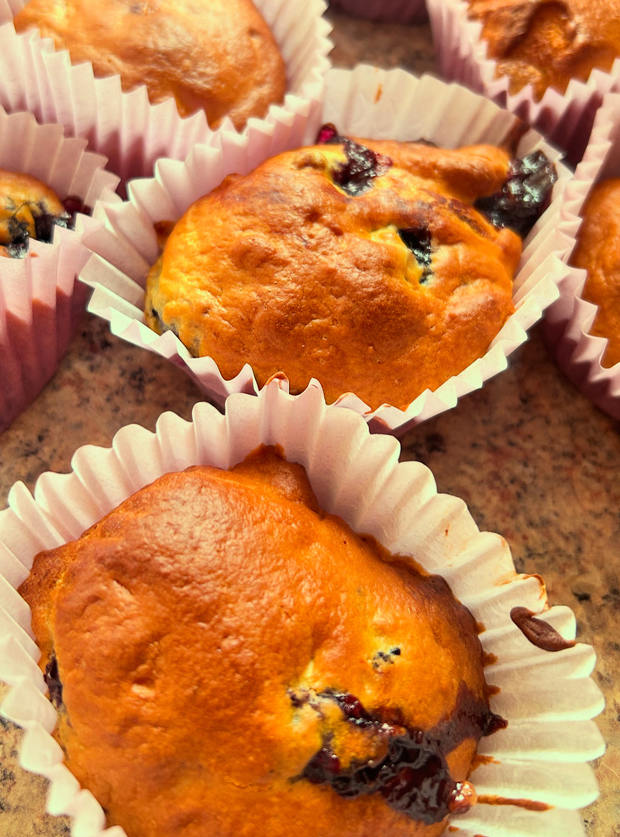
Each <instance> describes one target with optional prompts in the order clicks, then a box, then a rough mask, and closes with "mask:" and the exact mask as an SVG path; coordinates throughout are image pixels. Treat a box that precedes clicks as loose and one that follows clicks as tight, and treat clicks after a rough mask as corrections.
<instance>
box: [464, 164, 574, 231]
mask: <svg viewBox="0 0 620 837" xmlns="http://www.w3.org/2000/svg"><path fill="white" fill-rule="evenodd" d="M557 179H558V175H557V172H556V169H555V166H554V165H553V163H552V162H551V161H550V160H549V159H548V157H547V156H546V155H545V153H544V152H543V151H541V150H540V149H539V150H537V151H532V152H531V154H527V155H526V156H525V157H523V158H522V159H517V160H513V161H512V162H511V164H510V169H509V171H508V178H507V179H506V182H505V183H504V185H503V186H502V188H501V190H500V191H499V192H496V193H495V194H494V195H490V196H489V197H487V198H479V199H478V200H477V201H476V204H475V206H476V209H478V210H479V211H480V212H482V213H483V215H486V216H487V218H488V219H489V221H490V222H491V223H492V224H493V226H495V227H498V228H501V227H510V229H512V230H514V231H515V232H516V233H518V234H519V235H520V236H521V238H525V236H526V235H527V234H528V233H529V231H530V230H531V229H532V227H533V226H534V224H535V223H536V221H537V220H538V219H539V218H540V216H541V215H542V213H543V212H544V211H545V209H546V208H547V207H548V206H549V203H550V202H551V191H552V189H553V184H554V183H555V182H556V180H557Z"/></svg>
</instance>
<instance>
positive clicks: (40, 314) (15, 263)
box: [0, 107, 118, 431]
mask: <svg viewBox="0 0 620 837" xmlns="http://www.w3.org/2000/svg"><path fill="white" fill-rule="evenodd" d="M85 149H86V140H84V139H66V138H65V136H64V133H63V128H62V126H61V125H39V124H38V123H37V122H36V120H35V119H34V117H33V116H32V114H29V113H15V114H12V115H10V116H9V115H7V114H6V113H5V111H4V110H3V109H2V108H1V107H0V168H4V169H8V170H10V171H16V172H22V173H26V174H30V175H32V176H34V177H36V178H38V179H39V180H41V181H43V182H44V183H46V184H47V185H48V186H51V187H52V189H53V190H54V191H55V192H56V193H57V194H58V196H59V197H60V198H61V200H62V199H64V198H66V197H68V196H77V197H79V198H80V199H81V201H82V203H83V204H84V205H85V206H89V207H92V206H94V204H95V202H96V200H97V199H98V198H100V197H104V196H105V195H106V194H107V195H111V194H112V193H113V190H114V189H115V188H116V185H117V183H118V178H117V177H116V176H115V175H113V174H110V173H109V172H108V171H105V170H104V168H103V167H104V165H105V162H106V161H105V158H104V157H102V156H100V155H98V154H93V153H92V152H90V151H86V150H85ZM97 226H98V224H97V223H96V222H95V221H94V220H93V219H92V218H90V217H88V216H87V215H83V214H81V213H78V215H77V217H76V222H75V229H73V230H67V229H62V228H60V227H56V228H55V232H54V239H53V242H52V243H51V244H46V243H42V242H39V241H31V242H30V250H29V254H28V255H27V256H26V258H24V259H13V258H6V257H5V258H0V382H1V385H0V431H2V430H3V429H4V428H5V427H7V426H8V424H9V423H10V422H11V421H12V420H13V418H15V416H16V415H17V414H18V413H19V412H21V410H22V409H23V408H24V407H26V406H27V405H28V404H29V403H30V401H32V399H33V398H34V397H35V396H36V395H37V393H38V392H39V391H40V390H41V389H42V387H43V386H44V385H45V384H46V383H47V381H48V380H49V379H50V378H51V376H52V375H53V373H54V370H55V369H56V366H57V365H58V361H59V360H60V358H61V356H62V355H63V353H64V351H65V349H66V348H67V344H68V342H69V340H70V338H71V336H72V333H73V331H74V329H75V326H76V325H77V322H78V320H79V317H80V316H81V314H82V313H83V312H84V307H85V304H86V297H87V294H86V293H85V289H84V286H83V285H81V284H78V283H77V282H76V277H77V274H78V273H79V271H80V270H81V269H82V267H84V264H85V263H86V261H87V259H88V256H89V253H88V250H87V249H86V247H85V245H84V235H85V233H86V232H87V231H89V230H90V231H92V230H93V229H94V228H96V227H97Z"/></svg>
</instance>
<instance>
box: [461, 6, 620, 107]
mask: <svg viewBox="0 0 620 837" xmlns="http://www.w3.org/2000/svg"><path fill="white" fill-rule="evenodd" d="M469 8H470V14H471V16H472V17H475V18H478V19H479V20H480V21H481V22H482V24H483V30H482V35H483V37H484V38H485V40H486V41H487V43H488V54H489V57H491V58H494V59H496V60H497V62H498V64H497V66H498V75H506V76H508V77H509V78H510V91H511V92H512V93H515V92H516V91H518V90H520V89H521V88H522V87H525V85H526V84H532V85H533V88H534V93H535V95H536V98H538V99H540V98H541V96H542V95H543V93H544V92H545V90H546V89H547V88H548V87H554V88H555V89H556V90H558V91H559V92H560V93H563V92H564V91H565V90H566V87H567V85H568V83H569V81H570V80H571V79H572V78H576V79H579V80H581V81H585V80H586V79H587V78H588V76H589V75H590V73H591V71H592V70H593V69H594V68H597V69H600V70H605V71H607V70H610V69H611V65H612V64H613V62H614V59H615V58H616V57H617V56H618V55H619V54H620V2H619V0H563V2H557V0H469Z"/></svg>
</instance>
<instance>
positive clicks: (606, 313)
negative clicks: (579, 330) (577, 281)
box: [571, 178, 620, 367]
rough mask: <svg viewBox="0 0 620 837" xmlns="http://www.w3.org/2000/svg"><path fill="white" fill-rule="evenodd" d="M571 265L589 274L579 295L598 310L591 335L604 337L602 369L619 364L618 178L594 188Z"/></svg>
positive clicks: (619, 242) (619, 236) (619, 204)
mask: <svg viewBox="0 0 620 837" xmlns="http://www.w3.org/2000/svg"><path fill="white" fill-rule="evenodd" d="M571 261H572V264H574V265H575V267H580V268H583V269H584V270H587V272H588V278H587V280H586V284H585V287H584V289H583V293H582V296H583V298H584V299H586V300H587V301H588V302H592V303H593V304H594V305H596V306H597V307H598V311H597V313H596V318H595V320H594V322H593V323H592V327H591V328H590V334H593V335H595V336H597V337H606V338H607V341H608V342H607V348H606V350H605V354H604V355H603V358H602V365H603V366H607V367H609V366H614V364H616V363H620V178H613V179H611V180H603V181H601V182H600V183H598V184H596V186H595V187H594V188H593V190H592V192H591V194H590V196H589V198H588V201H587V203H586V205H585V207H584V210H583V221H582V224H581V227H580V229H579V234H578V236H577V246H576V248H575V251H574V252H573V255H572V259H571Z"/></svg>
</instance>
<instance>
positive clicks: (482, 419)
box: [0, 13, 620, 837]
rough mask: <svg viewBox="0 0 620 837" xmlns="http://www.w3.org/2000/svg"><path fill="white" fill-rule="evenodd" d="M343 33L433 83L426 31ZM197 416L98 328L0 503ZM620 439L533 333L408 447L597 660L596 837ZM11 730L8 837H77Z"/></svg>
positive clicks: (387, 28) (195, 396) (26, 445)
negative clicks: (117, 443)
mask: <svg viewBox="0 0 620 837" xmlns="http://www.w3.org/2000/svg"><path fill="white" fill-rule="evenodd" d="M331 19H332V21H333V23H334V26H335V30H334V36H333V37H334V42H335V51H334V53H333V56H332V58H333V61H334V63H335V64H337V65H341V66H350V65H352V64H354V63H355V62H357V61H365V62H368V63H376V64H378V65H381V66H385V67H392V66H404V67H406V68H408V69H411V70H413V71H415V72H422V71H425V70H432V69H433V52H432V42H431V37H430V31H429V29H428V27H426V26H410V27H402V26H393V25H377V24H370V23H366V22H364V21H357V20H353V19H352V18H348V17H347V16H346V15H344V14H335V13H333V14H332V15H331ZM199 400H201V393H200V391H199V390H198V389H197V388H196V387H195V385H194V384H193V383H192V382H191V381H190V379H189V378H188V377H187V376H186V375H185V374H184V373H183V372H181V371H180V370H179V369H177V368H176V367H174V366H172V365H171V364H170V363H167V362H165V361H163V360H162V359H160V358H159V357H156V356H155V355H152V354H147V353H145V352H143V351H141V350H139V349H137V348H134V347H132V346H130V345H128V344H126V343H123V342H121V341H120V340H118V339H116V338H115V337H113V336H112V335H111V334H110V333H109V330H108V328H107V325H106V324H105V323H103V322H100V321H97V320H95V319H94V318H92V317H87V319H86V320H85V322H84V326H83V328H82V330H81V333H80V334H79V335H78V336H77V337H76V339H75V340H74V341H73V343H72V345H71V348H70V351H69V353H68V355H67V356H66V358H65V359H64V361H63V362H62V364H61V366H60V368H59V370H58V372H57V374H56V375H55V377H54V378H53V380H52V381H51V383H50V384H49V385H48V386H47V387H46V389H45V390H44V391H43V392H42V393H41V395H40V396H39V398H38V399H37V400H36V401H35V403H34V404H33V405H32V406H31V407H30V408H29V409H28V410H27V411H26V412H25V413H23V414H22V415H21V416H20V417H19V418H18V419H17V420H16V421H15V422H14V424H13V425H12V426H11V427H10V428H9V430H7V431H6V432H5V433H4V434H3V435H2V436H0V496H1V497H3V498H4V497H6V494H7V492H8V490H9V488H10V486H11V485H12V484H13V482H15V481H16V480H18V479H19V480H23V481H24V482H25V483H26V484H27V485H28V486H29V487H32V486H33V485H34V482H35V480H36V478H37V476H38V475H39V474H41V473H42V472H43V471H46V470H55V471H67V470H69V467H70V460H71V455H72V453H73V452H74V450H75V449H76V448H78V447H79V446H80V445H84V444H87V443H88V444H99V445H104V446H107V445H109V444H110V442H111V439H112V436H113V435H114V433H115V432H116V431H117V430H118V429H119V428H120V427H122V426H123V425H125V424H128V423H131V422H135V423H138V424H142V425H145V426H146V427H148V428H151V429H152V428H153V426H154V424H155V421H156V419H157V417H158V416H159V414H160V413H161V412H162V411H164V410H167V409H171V410H174V411H175V412H177V413H179V414H180V415H182V416H183V417H184V418H189V417H190V415H191V409H192V406H193V404H194V403H195V402H196V401H199ZM618 431H619V425H618V423H617V422H614V421H612V420H611V419H610V418H608V417H607V416H605V415H604V414H603V413H601V412H600V411H599V410H597V409H596V408H595V407H593V406H592V405H591V404H590V402H589V401H588V400H587V399H586V398H584V397H583V396H582V395H581V394H580V393H579V392H577V391H576V390H575V389H574V388H573V387H572V386H571V385H570V384H569V383H568V382H567V381H566V380H565V379H564V378H563V377H562V375H561V373H560V372H559V371H558V370H557V368H556V366H555V364H554V362H553V360H552V359H551V358H550V356H549V355H548V353H547V350H546V348H545V345H544V343H543V340H542V337H541V331H540V328H534V329H533V331H532V333H531V339H530V340H529V342H528V343H527V344H526V345H525V346H523V347H522V348H521V349H520V350H518V351H517V352H516V353H515V354H514V355H513V356H512V358H511V362H510V368H509V369H508V370H507V371H506V372H504V373H502V374H501V375H499V376H498V377H496V378H494V379H493V380H491V381H489V382H487V383H486V384H485V386H484V388H483V389H482V390H480V391H478V392H476V393H474V394H471V395H469V396H467V397H466V398H464V399H462V400H461V401H460V402H459V404H458V405H457V407H456V408H455V409H453V410H451V411H449V412H447V413H444V414H443V415H441V416H439V417H437V418H435V419H433V420H431V421H428V422H426V423H424V424H422V425H420V426H418V427H416V428H414V429H413V430H412V431H410V432H409V433H408V434H407V436H406V437H405V439H404V440H403V452H402V458H403V459H419V460H421V461H423V462H424V463H426V464H427V465H428V466H429V467H430V468H431V469H432V470H433V472H434V474H435V477H436V480H437V484H438V488H439V490H440V491H442V492H447V493H451V494H456V495H458V496H460V497H462V498H463V499H464V500H465V501H466V503H467V504H468V506H469V509H470V511H471V513H472V515H473V517H474V519H475V520H476V522H477V523H478V525H479V527H480V528H481V529H486V530H490V531H495V532H499V533H501V534H502V535H504V537H505V538H506V539H507V540H508V542H509V544H510V546H511V548H512V552H513V556H514V559H515V562H516V565H517V569H518V570H519V571H522V572H528V573H529V572H531V573H534V572H537V573H541V574H542V575H543V576H544V578H545V581H546V583H547V591H548V595H549V600H550V602H551V603H553V604H566V605H569V606H570V607H572V608H573V610H574V611H575V614H576V616H577V621H578V638H579V639H581V640H583V641H585V642H588V643H591V644H592V645H594V647H595V649H596V651H597V654H598V664H597V668H596V672H595V674H594V678H595V680H596V682H597V683H598V685H599V686H600V687H601V689H602V691H603V693H604V695H605V699H606V704H607V705H606V709H605V711H604V713H603V714H602V715H601V716H600V717H599V719H598V723H599V727H600V729H601V732H602V734H603V736H604V738H605V740H606V742H607V752H606V754H605V755H604V756H603V757H602V758H601V759H600V760H599V761H598V762H597V765H596V772H597V775H598V779H599V783H600V787H601V796H600V799H599V800H598V801H597V802H596V803H595V804H594V805H592V806H590V808H588V809H587V810H586V811H585V812H584V821H585V823H586V830H587V833H588V834H589V835H596V837H612V835H616V837H619V836H620V740H619V739H620V735H619V725H620V724H619V722H620V654H619V653H618V652H619V651H620V638H619V637H618V618H619V615H620V581H619V577H618V576H619V564H620V479H619V477H618V475H619V473H620V435H619V433H618ZM2 505H4V501H2V500H0V506H2ZM2 688H3V687H2V686H0V690H1V689H2ZM0 724H1V726H0V835H3V837H31V835H46V837H58V835H68V834H69V829H68V827H67V825H66V821H65V820H64V819H62V818H55V817H50V816H48V815H46V814H45V813H43V812H44V795H45V787H44V785H45V782H44V781H43V780H42V779H39V778H37V777H34V776H32V775H31V774H27V773H24V772H23V771H22V770H21V769H20V768H19V766H18V765H17V760H16V755H17V753H16V742H17V740H18V738H19V735H20V733H19V731H18V730H17V729H16V728H14V727H13V726H12V725H11V724H9V723H7V722H5V721H1V720H0ZM558 837H561V835H558Z"/></svg>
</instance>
